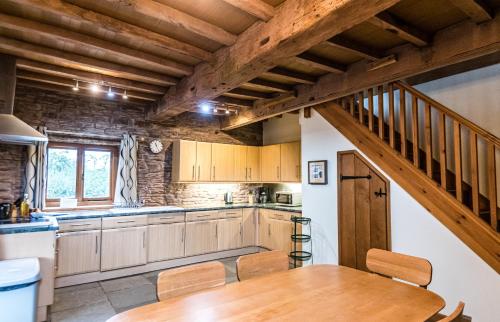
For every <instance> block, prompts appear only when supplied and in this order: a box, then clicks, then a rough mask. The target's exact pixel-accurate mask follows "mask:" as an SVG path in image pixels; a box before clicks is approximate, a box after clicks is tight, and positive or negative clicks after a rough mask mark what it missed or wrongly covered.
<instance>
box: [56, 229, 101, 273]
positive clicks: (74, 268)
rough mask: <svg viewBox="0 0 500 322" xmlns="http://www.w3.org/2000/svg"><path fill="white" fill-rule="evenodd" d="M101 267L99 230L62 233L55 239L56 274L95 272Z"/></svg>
mask: <svg viewBox="0 0 500 322" xmlns="http://www.w3.org/2000/svg"><path fill="white" fill-rule="evenodd" d="M100 267H101V231H100V230H89V231H80V232H72V233H62V234H60V235H59V238H58V239H57V271H56V276H66V275H73V274H81V273H88V272H97V271H99V269H100Z"/></svg>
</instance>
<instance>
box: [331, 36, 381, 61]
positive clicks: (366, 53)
mask: <svg viewBox="0 0 500 322" xmlns="http://www.w3.org/2000/svg"><path fill="white" fill-rule="evenodd" d="M324 44H325V45H328V46H330V47H333V48H339V49H341V50H344V51H347V52H349V53H351V54H352V55H355V56H359V57H363V58H366V59H369V60H378V59H381V58H383V57H384V53H382V52H381V51H379V50H376V49H374V48H370V47H367V46H364V45H362V44H359V43H357V42H355V41H352V40H347V39H345V38H342V37H341V36H335V37H332V38H330V39H328V40H327V41H325V42H324Z"/></svg>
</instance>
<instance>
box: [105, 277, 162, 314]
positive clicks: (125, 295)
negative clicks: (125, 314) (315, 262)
mask: <svg viewBox="0 0 500 322" xmlns="http://www.w3.org/2000/svg"><path fill="white" fill-rule="evenodd" d="M106 296H107V297H108V299H109V301H110V302H111V305H112V306H113V308H114V309H115V310H117V311H119V310H123V309H125V308H129V307H132V306H141V305H143V304H144V303H151V302H154V301H156V289H155V287H154V286H153V285H152V284H151V283H149V285H140V286H136V287H134V288H133V289H122V290H119V291H114V292H109V293H106Z"/></svg>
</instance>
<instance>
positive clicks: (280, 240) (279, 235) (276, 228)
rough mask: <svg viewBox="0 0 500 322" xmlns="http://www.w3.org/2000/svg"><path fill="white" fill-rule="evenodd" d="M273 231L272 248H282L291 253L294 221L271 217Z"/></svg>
mask: <svg viewBox="0 0 500 322" xmlns="http://www.w3.org/2000/svg"><path fill="white" fill-rule="evenodd" d="M269 226H270V231H271V240H270V242H269V243H270V246H271V247H270V248H271V249H272V250H282V251H284V252H285V253H287V254H290V251H291V246H292V241H291V236H292V223H291V222H289V221H287V220H276V219H269Z"/></svg>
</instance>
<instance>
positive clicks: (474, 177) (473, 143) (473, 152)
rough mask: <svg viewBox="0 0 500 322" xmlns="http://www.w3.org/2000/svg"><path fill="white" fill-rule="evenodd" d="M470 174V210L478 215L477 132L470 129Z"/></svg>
mask: <svg viewBox="0 0 500 322" xmlns="http://www.w3.org/2000/svg"><path fill="white" fill-rule="evenodd" d="M469 138H470V174H471V186H472V211H473V212H474V213H475V214H476V215H479V174H478V170H479V169H478V163H477V133H476V132H473V131H472V130H470V136H469Z"/></svg>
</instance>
